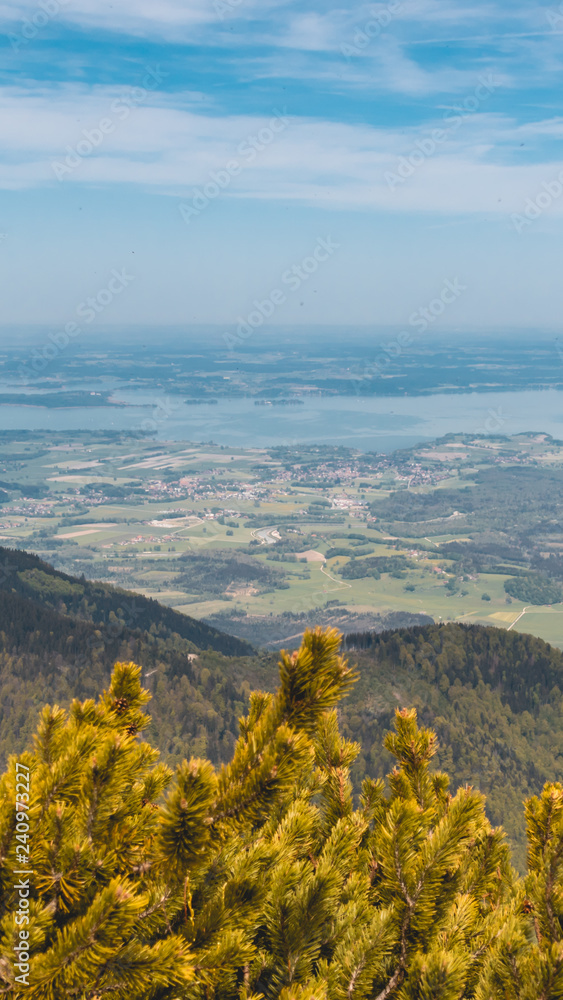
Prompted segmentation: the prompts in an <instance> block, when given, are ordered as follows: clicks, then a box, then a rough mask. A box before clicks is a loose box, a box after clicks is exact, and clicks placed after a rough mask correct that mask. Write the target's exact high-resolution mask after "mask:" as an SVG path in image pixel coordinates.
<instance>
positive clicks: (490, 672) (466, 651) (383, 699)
mask: <svg viewBox="0 0 563 1000" xmlns="http://www.w3.org/2000/svg"><path fill="white" fill-rule="evenodd" d="M9 556H10V559H11V562H10V563H9V564H8V565H10V566H11V569H10V571H9V573H8V572H6V573H5V574H4V579H3V580H2V586H1V589H0V616H1V617H0V683H1V689H2V699H1V701H0V758H1V761H2V763H3V762H4V761H5V759H6V756H7V755H8V753H10V752H13V751H19V750H21V749H22V748H23V746H24V745H25V744H26V742H27V741H28V740H29V737H30V735H31V733H32V731H33V729H34V727H35V725H36V720H37V713H38V711H39V709H40V707H41V706H42V705H43V704H44V702H45V701H49V702H58V703H60V704H69V703H70V701H71V700H72V698H73V697H75V696H76V697H79V698H87V697H93V696H95V694H96V693H97V692H98V691H99V690H101V689H102V688H103V687H104V685H107V683H108V682H109V677H110V673H111V669H112V666H113V664H114V662H115V661H116V660H122V661H129V660H133V661H135V662H137V663H139V664H140V665H141V667H142V670H143V683H144V684H145V685H146V687H147V688H148V689H149V690H150V692H151V695H152V702H151V725H150V728H149V729H148V731H147V738H148V739H149V741H150V742H151V743H152V744H153V745H154V746H158V748H159V749H160V751H161V753H162V754H163V757H164V759H165V760H166V762H167V763H172V764H175V763H177V762H178V761H180V760H182V759H183V758H184V757H190V756H192V755H194V756H206V757H209V759H210V760H211V761H212V762H213V763H214V764H219V763H221V762H225V761H227V760H229V759H230V756H231V754H232V750H233V747H234V744H235V741H236V739H237V737H238V720H239V718H240V716H241V715H242V714H243V713H244V712H245V711H246V707H247V701H248V694H249V691H250V690H251V689H252V688H256V687H260V688H262V689H265V690H272V688H273V686H274V684H275V678H276V662H277V659H276V656H275V655H274V654H271V653H267V652H261V653H257V652H255V651H252V649H251V647H249V646H248V645H247V644H246V643H243V642H240V641H239V640H236V639H231V638H230V637H229V636H225V635H223V634H222V633H220V632H218V631H217V630H214V629H211V628H209V629H208V628H207V627H206V626H203V625H200V623H198V622H195V621H194V620H193V619H190V618H187V617H185V616H183V615H180V614H177V613H175V612H172V611H170V610H169V609H167V608H160V606H159V605H158V604H157V603H156V602H154V601H146V600H145V599H144V598H139V597H137V596H135V595H132V594H128V593H127V592H125V591H118V590H116V589H114V588H112V587H109V586H106V585H100V584H90V583H87V582H86V581H81V580H77V579H76V578H73V577H68V576H65V575H64V574H61V573H57V572H55V571H54V570H52V568H51V567H49V566H47V565H46V564H44V563H41V562H40V560H38V559H37V558H36V557H34V556H28V555H27V554H26V553H9ZM131 608H132V609H135V613H134V614H133V612H132V611H129V612H128V611H127V609H131ZM137 608H138V609H139V610H138V612H137V610H136V609H137ZM167 622H172V623H173V624H172V626H170V625H167V624H166V623H167ZM180 629H181V630H182V631H183V632H184V634H183V635H182V634H181V632H180ZM189 635H191V636H193V637H194V638H193V639H189V638H187V637H186V636H189ZM200 636H203V637H204V642H205V643H206V645H207V646H212V645H213V643H216V644H217V645H218V646H220V647H221V646H222V647H223V648H224V649H225V650H228V649H229V648H231V649H232V652H233V654H234V653H235V652H236V653H241V654H243V655H231V656H227V655H225V654H224V653H223V652H221V651H220V650H219V649H217V648H215V649H213V648H207V649H200V648H198V645H197V642H196V637H198V638H199V637H200ZM345 643H346V647H347V649H348V650H349V651H350V655H351V657H352V659H353V660H355V661H357V663H358V666H359V671H360V679H359V682H358V684H357V685H356V687H355V688H354V690H353V691H352V693H351V694H350V697H349V698H348V699H347V700H346V701H345V702H343V703H342V705H341V706H340V708H339V712H340V719H341V724H342V727H343V731H344V733H345V734H346V736H347V737H349V738H353V739H357V740H358V741H359V742H360V744H361V752H360V754H359V755H358V758H357V760H356V762H355V764H354V767H353V770H352V775H353V780H354V784H355V788H356V790H357V789H359V786H360V783H361V779H362V778H363V776H365V775H369V776H371V777H380V776H383V775H384V774H385V773H386V771H387V770H388V767H389V763H390V759H389V757H388V755H387V754H386V752H385V751H384V750H383V749H382V742H383V738H384V735H385V733H386V732H387V731H388V730H389V728H390V727H391V724H392V719H393V716H394V712H395V709H396V708H397V707H411V706H414V707H416V708H417V710H418V713H419V718H420V719H421V721H422V722H423V723H424V724H426V725H431V726H432V727H433V728H434V729H435V730H436V732H437V734H438V737H439V740H440V747H439V750H438V760H439V763H440V765H441V766H443V767H444V768H446V769H447V770H448V772H449V774H450V776H451V780H452V784H453V786H454V788H457V787H460V786H462V785H464V784H466V783H469V784H471V785H474V786H476V787H478V788H479V789H481V790H482V791H484V792H486V794H487V797H488V798H487V808H488V811H489V816H490V818H491V819H492V821H494V822H495V823H503V824H504V825H505V826H506V828H507V830H508V832H509V834H510V838H511V841H512V842H513V844H514V847H515V852H516V853H515V860H516V861H517V863H518V864H519V866H520V867H521V866H522V865H523V863H524V825H523V818H522V810H521V804H522V800H523V798H525V797H526V796H529V795H532V794H536V793H537V792H538V791H539V790H540V789H541V787H542V785H543V784H544V782H545V781H548V780H557V779H558V778H559V777H560V775H561V761H562V758H563V722H562V718H563V712H562V708H563V654H562V653H561V652H560V651H559V650H558V649H555V648H552V647H550V646H549V645H547V644H546V643H544V642H543V641H542V640H540V639H536V638H534V637H532V636H528V635H522V634H519V633H516V632H507V631H505V630H503V629H495V628H485V627H480V626H470V625H456V624H447V625H426V626H424V627H415V628H402V629H398V630H394V631H391V632H390V631H387V632H384V633H382V634H380V635H376V634H374V633H361V634H356V635H348V636H347V637H346V639H345Z"/></svg>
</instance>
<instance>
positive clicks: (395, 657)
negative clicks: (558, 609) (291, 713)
mask: <svg viewBox="0 0 563 1000" xmlns="http://www.w3.org/2000/svg"><path fill="white" fill-rule="evenodd" d="M346 645H347V648H348V650H349V655H350V656H351V657H352V658H353V659H354V660H356V661H357V663H358V667H359V670H360V679H359V681H358V684H357V685H356V688H355V690H354V692H353V694H352V696H351V697H350V698H349V699H348V700H347V701H345V702H344V703H343V705H342V706H341V709H340V711H341V713H342V721H343V730H344V732H345V733H346V735H347V736H349V737H353V739H355V740H358V741H359V742H360V743H361V745H362V754H361V757H360V758H359V760H358V762H357V764H356V770H355V778H356V784H358V783H359V780H360V778H361V776H362V774H363V773H367V774H369V775H372V776H378V777H383V776H384V775H385V774H386V773H387V770H388V767H389V764H390V758H389V757H387V755H386V754H385V753H383V752H382V750H381V743H382V740H383V736H384V734H385V732H386V731H387V730H388V729H389V728H391V723H392V717H393V714H394V711H395V709H396V708H397V706H400V707H403V706H404V707H407V706H408V707H411V706H415V707H416V708H417V710H418V714H419V719H420V721H421V722H423V723H424V724H425V725H428V726H431V727H432V728H434V729H435V730H436V732H437V734H438V736H439V738H440V744H441V746H440V751H439V754H438V757H437V763H438V765H439V766H440V767H441V768H443V769H444V770H447V771H450V772H451V774H452V775H453V776H454V781H455V785H456V787H458V786H459V785H464V784H470V785H473V786H475V787H477V788H479V789H480V790H481V791H482V792H484V793H486V795H487V796H488V811H489V815H490V818H491V820H492V822H493V823H498V824H503V825H504V826H505V827H506V829H507V830H508V831H509V833H510V838H511V840H512V843H513V844H514V845H515V849H516V850H515V859H516V861H517V862H518V863H519V865H520V866H523V863H524V825H523V820H522V800H523V799H524V798H525V797H527V796H530V795H534V794H537V793H538V792H539V790H540V789H541V788H542V786H543V784H544V782H545V781H554V780H555V781H558V780H560V779H561V772H562V764H563V653H562V652H561V651H560V650H559V649H555V648H554V647H552V646H550V645H549V644H548V643H545V642H544V641H543V640H542V639H537V638H535V636H531V635H525V634H518V633H515V632H506V631H505V630H504V629H496V628H489V627H485V626H479V625H458V624H453V623H450V624H447V625H427V626H424V627H422V628H409V629H400V630H398V631H396V632H392V633H391V632H386V633H383V634H381V635H376V634H364V635H356V636H347V637H346Z"/></svg>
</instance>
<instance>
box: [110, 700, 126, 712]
mask: <svg viewBox="0 0 563 1000" xmlns="http://www.w3.org/2000/svg"><path fill="white" fill-rule="evenodd" d="M113 707H114V710H115V711H116V712H117V714H118V715H121V714H122V713H123V712H126V711H127V709H128V708H129V702H128V701H127V698H116V700H115V701H114V703H113Z"/></svg>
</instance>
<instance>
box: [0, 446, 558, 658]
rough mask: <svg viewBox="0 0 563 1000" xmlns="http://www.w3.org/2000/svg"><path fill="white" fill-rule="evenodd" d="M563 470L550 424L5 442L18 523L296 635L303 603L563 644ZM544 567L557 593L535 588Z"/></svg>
mask: <svg viewBox="0 0 563 1000" xmlns="http://www.w3.org/2000/svg"><path fill="white" fill-rule="evenodd" d="M562 487H563V445H561V444H559V442H556V441H553V440H552V439H551V438H549V437H548V436H546V435H520V436H518V437H515V438H510V439H509V438H501V437H498V438H496V437H493V436H489V437H483V438H476V437H473V438H471V437H468V436H462V435H450V436H448V438H446V439H442V440H441V441H440V442H437V443H436V445H435V446H429V445H428V444H425V445H424V446H421V448H420V449H419V450H417V449H413V450H411V451H403V452H397V453H395V454H394V455H377V454H375V453H367V454H365V453H361V452H358V451H354V450H353V449H346V448H339V447H331V446H325V447H320V446H319V447H314V446H294V447H291V448H289V447H288V448H276V449H270V450H263V449H247V450H243V449H232V448H227V447H219V446H217V445H213V444H212V443H206V444H204V445H197V444H189V443H187V442H172V443H165V444H162V442H160V443H158V444H156V443H155V442H154V441H153V440H152V439H151V438H150V437H143V436H140V435H136V436H135V435H133V436H128V435H125V434H117V433H116V434H111V433H101V432H97V433H89V432H80V433H77V434H76V435H74V436H73V437H71V439H70V440H69V439H68V436H66V437H64V436H62V435H61V436H60V439H57V437H56V435H55V436H54V435H53V433H52V432H50V433H49V435H47V434H46V435H45V437H44V439H43V438H42V436H41V434H35V435H33V437H31V435H29V434H26V433H24V432H14V433H13V434H12V435H5V438H4V441H3V443H2V446H1V451H0V490H1V493H0V499H1V500H2V504H1V507H0V540H1V541H2V544H4V545H6V546H11V547H21V548H27V549H29V550H31V551H33V552H36V553H37V554H39V555H41V556H42V557H43V558H44V559H46V560H47V561H49V562H51V563H53V564H54V565H55V566H56V567H57V568H59V569H62V570H65V571H67V572H69V573H83V574H84V575H85V576H86V577H87V578H89V579H102V580H106V581H110V582H112V583H115V584H118V585H120V586H123V587H125V588H128V589H132V590H135V591H138V592H142V593H144V594H146V595H150V596H154V597H157V598H158V600H159V601H161V602H163V603H166V604H169V605H171V606H173V607H174V608H176V609H178V610H180V611H185V612H186V613H189V614H190V615H193V616H195V617H202V618H209V617H210V616H217V615H219V616H221V620H222V627H224V628H227V629H228V619H229V617H232V619H233V631H235V630H236V619H237V618H240V617H241V616H244V615H245V614H246V615H247V616H249V617H250V618H256V619H262V620H264V619H267V618H280V617H283V616H286V618H287V619H288V635H289V634H290V633H291V624H290V623H291V618H292V616H295V615H299V614H301V615H303V614H307V613H309V612H313V611H315V610H316V609H326V608H334V609H337V608H339V607H340V608H347V609H349V610H350V611H353V612H355V613H357V614H358V615H361V616H364V617H365V616H366V615H367V616H368V618H369V616H370V615H374V616H384V615H386V614H388V613H390V612H397V611H400V612H404V613H405V614H410V615H426V616H429V617H431V618H433V619H434V620H435V621H446V620H459V621H466V622H475V623H480V624H490V625H497V626H501V627H505V628H510V629H515V630H517V631H526V632H530V633H532V634H535V635H538V636H541V637H542V638H545V639H546V640H548V641H549V642H551V643H553V644H554V645H558V646H562V647H563V604H561V603H560V597H559V586H560V583H561V581H562V580H563V557H562V556H561V555H560V554H559V553H560V552H561V551H562V549H563V530H562V527H561V523H560V521H561V515H560V502H559V499H558V498H559V497H560V496H561V490H562ZM507 580H512V581H514V580H516V581H517V582H516V585H513V586H512V596H511V595H510V594H509V593H507V590H506V588H505V583H506V581H507ZM531 584H534V586H535V590H534V589H533V588H532V590H530V586H531ZM538 584H539V585H540V590H541V588H542V587H543V590H541V593H545V595H547V596H546V599H545V600H543V599H542V603H541V604H539V603H537V598H534V600H531V599H529V598H528V597H527V596H526V595H527V594H528V593H530V594H532V596H534V595H535V594H536V592H538ZM526 588H527V589H526ZM514 594H516V596H514ZM520 594H521V595H522V596H521V597H520V596H519V595H520ZM548 601H549V603H548ZM226 619H227V620H226Z"/></svg>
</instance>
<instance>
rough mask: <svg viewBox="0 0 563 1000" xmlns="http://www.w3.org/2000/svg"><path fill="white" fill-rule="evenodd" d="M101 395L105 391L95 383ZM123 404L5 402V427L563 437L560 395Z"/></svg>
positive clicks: (188, 435)
mask: <svg viewBox="0 0 563 1000" xmlns="http://www.w3.org/2000/svg"><path fill="white" fill-rule="evenodd" d="M97 388H98V390H99V389H100V386H99V385H98V386H97ZM115 398H116V399H118V400H121V401H124V402H126V403H127V404H129V405H128V406H126V407H122V408H118V407H111V406H109V407H105V406H104V407H92V408H89V407H76V408H72V409H66V408H61V409H47V408H45V407H37V406H21V405H17V406H12V405H8V404H3V405H0V431H2V430H42V431H45V430H51V431H53V432H56V431H74V430H90V431H95V430H116V431H132V430H148V431H151V432H154V434H155V436H156V437H157V438H158V439H161V440H167V439H168V440H186V441H194V442H196V441H214V442H215V443H217V444H224V445H235V446H237V445H238V446H240V447H244V448H251V447H265V446H269V445H290V444H299V443H314V442H316V443H318V444H341V445H348V446H350V447H355V448H359V449H362V450H370V451H378V452H390V451H394V450H395V449H396V448H409V447H412V446H413V445H415V444H417V443H418V442H420V441H428V440H432V439H434V438H438V437H442V436H443V435H444V434H448V433H453V432H465V433H469V434H475V433H479V434H506V435H507V436H509V435H512V434H518V433H520V432H523V431H543V432H547V433H548V434H551V435H552V436H553V437H555V438H559V437H563V393H562V392H558V391H557V390H554V389H549V390H545V391H538V390H531V391H524V392H472V393H460V394H446V393H437V394H434V395H428V396H400V397H397V396H394V397H390V396H384V397H383V396H382V397H379V398H378V397H358V396H351V397H350V396H337V397H333V398H329V397H326V396H324V397H309V398H307V399H306V400H305V402H304V404H303V405H302V406H255V405H254V402H253V400H252V399H219V401H218V403H217V404H215V405H209V404H203V405H197V406H194V405H188V404H186V403H185V402H183V400H182V398H181V397H179V396H166V395H165V394H164V393H163V394H162V396H159V395H158V394H157V393H153V394H150V393H147V392H146V391H140V390H139V391H124V390H121V389H120V390H118V391H117V392H116V393H115Z"/></svg>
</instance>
